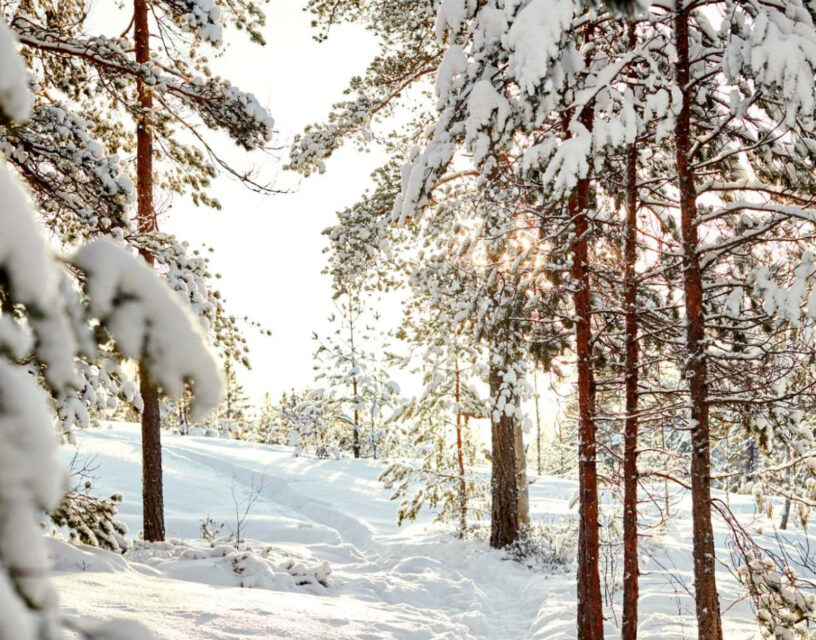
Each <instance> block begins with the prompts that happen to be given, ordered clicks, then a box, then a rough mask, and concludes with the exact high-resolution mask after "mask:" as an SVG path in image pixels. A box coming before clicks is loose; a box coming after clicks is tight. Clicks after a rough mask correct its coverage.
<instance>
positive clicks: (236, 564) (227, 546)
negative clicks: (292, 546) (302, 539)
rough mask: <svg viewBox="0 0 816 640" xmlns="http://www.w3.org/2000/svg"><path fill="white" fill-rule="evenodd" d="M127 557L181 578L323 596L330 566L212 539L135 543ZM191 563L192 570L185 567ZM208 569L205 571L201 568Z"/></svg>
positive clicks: (263, 547)
mask: <svg viewBox="0 0 816 640" xmlns="http://www.w3.org/2000/svg"><path fill="white" fill-rule="evenodd" d="M128 556H129V557H132V558H133V559H135V560H137V561H138V562H143V563H145V564H148V565H151V566H153V567H156V568H159V569H162V570H165V571H167V570H169V571H176V570H178V571H179V573H180V574H182V573H183V575H185V576H205V577H204V580H208V581H214V582H217V581H218V580H219V577H220V579H222V580H223V578H224V576H225V575H227V576H230V578H229V579H228V580H227V583H228V584H233V585H235V586H239V587H243V588H246V589H275V590H285V591H298V590H301V589H305V590H307V591H309V592H311V593H325V590H326V589H327V588H328V587H329V576H330V575H331V566H330V565H329V563H328V562H319V561H317V560H315V559H314V558H311V557H305V556H300V555H296V554H294V553H293V552H291V551H288V550H284V549H280V548H277V547H272V546H269V545H259V544H257V543H254V542H252V541H245V544H242V545H241V546H240V547H239V546H238V545H237V544H235V543H234V542H233V541H227V540H224V539H220V538H216V539H213V540H212V541H210V542H198V543H195V542H194V543H188V542H183V541H180V540H168V541H167V542H144V541H141V540H139V541H136V542H135V543H134V548H133V550H132V551H130V552H128ZM190 563H192V565H194V566H195V570H188V569H190V568H191V567H190V566H186V565H189V564H190ZM205 567H207V568H209V569H210V571H209V574H210V575H209V577H206V576H207V574H208V572H207V571H202V568H205Z"/></svg>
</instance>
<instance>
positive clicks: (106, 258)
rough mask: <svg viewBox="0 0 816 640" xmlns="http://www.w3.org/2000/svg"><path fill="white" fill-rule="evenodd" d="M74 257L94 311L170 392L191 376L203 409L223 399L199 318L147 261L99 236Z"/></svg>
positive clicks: (196, 399) (198, 405)
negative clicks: (81, 272)
mask: <svg viewBox="0 0 816 640" xmlns="http://www.w3.org/2000/svg"><path fill="white" fill-rule="evenodd" d="M74 263H75V264H76V266H78V267H79V268H80V269H81V270H82V271H83V272H84V273H85V276H86V278H87V282H86V290H87V293H88V296H89V298H90V311H91V313H92V314H93V315H95V316H97V317H98V318H99V320H100V321H102V323H103V324H104V325H105V326H106V327H107V329H108V330H109V331H110V333H111V335H112V336H113V338H114V340H115V341H116V343H117V344H118V347H119V348H120V349H121V351H122V352H123V353H124V354H125V355H127V356H129V357H131V358H136V359H139V360H141V361H143V362H145V363H146V364H147V365H148V367H149V368H150V371H151V373H152V374H153V376H154V377H155V378H156V380H157V381H158V383H159V384H160V385H161V386H162V387H163V388H164V390H165V391H166V392H167V393H169V394H170V395H174V396H178V395H181V393H182V391H183V390H184V385H185V383H187V382H189V383H190V384H191V386H192V388H193V391H194V400H193V411H194V412H195V413H197V414H198V415H202V414H204V413H206V412H207V411H209V410H210V409H212V408H214V407H216V406H217V405H218V404H219V402H220V401H221V395H222V391H223V389H222V382H221V375H220V373H219V371H218V368H217V365H216V363H215V360H214V359H213V356H212V354H211V353H210V351H209V349H208V348H207V343H206V339H205V337H204V335H203V332H202V331H201V329H200V328H199V325H198V322H197V320H196V319H195V317H194V316H193V315H192V312H191V311H190V310H189V309H188V308H187V307H185V306H183V305H182V304H181V303H180V301H179V300H178V296H176V295H175V294H174V293H173V292H172V291H170V289H169V288H168V287H167V285H166V284H165V283H164V282H163V281H162V280H161V279H160V278H159V277H158V276H157V275H156V274H155V273H154V272H153V271H152V270H151V269H150V268H148V266H147V265H146V264H144V262H142V261H140V260H139V259H138V258H136V257H135V256H133V255H131V254H129V253H127V252H126V251H125V250H124V249H122V248H121V247H119V246H118V245H116V244H114V243H113V242H111V241H110V240H106V239H100V240H95V241H93V242H91V243H89V244H87V245H85V246H84V247H83V248H82V249H80V250H79V252H77V254H76V256H75V258H74Z"/></svg>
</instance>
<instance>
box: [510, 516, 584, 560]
mask: <svg viewBox="0 0 816 640" xmlns="http://www.w3.org/2000/svg"><path fill="white" fill-rule="evenodd" d="M577 539H578V525H577V522H576V521H575V520H573V519H568V520H564V521H562V522H557V523H546V522H535V523H532V524H530V526H528V527H525V528H524V529H523V530H522V531H521V534H520V535H519V538H518V540H516V541H515V542H514V543H513V544H511V545H509V546H507V547H506V548H505V552H506V553H507V556H508V557H509V558H511V559H512V560H515V561H516V562H520V563H521V564H524V565H526V566H527V567H528V568H530V569H532V570H534V571H540V572H542V573H566V572H568V571H571V570H572V568H573V566H574V565H575V554H576V540H577Z"/></svg>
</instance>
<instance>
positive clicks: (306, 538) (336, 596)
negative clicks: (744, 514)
mask: <svg viewBox="0 0 816 640" xmlns="http://www.w3.org/2000/svg"><path fill="white" fill-rule="evenodd" d="M163 438H164V467H165V508H166V512H167V536H168V538H177V539H183V540H188V541H189V540H194V539H196V538H199V537H200V522H201V519H202V518H204V517H206V516H208V515H209V516H211V517H212V518H213V519H214V520H215V521H216V522H218V523H220V522H224V523H226V525H227V526H229V525H230V523H231V522H232V523H234V522H235V504H234V500H233V497H232V493H233V491H234V492H235V495H236V496H238V499H239V500H240V499H244V498H246V496H247V495H249V493H250V492H252V491H253V490H254V489H255V488H257V487H259V486H261V487H262V488H261V489H260V495H259V496H258V499H257V502H256V503H255V504H254V506H253V508H252V511H251V512H250V515H249V517H248V518H247V522H246V523H245V526H246V529H245V531H246V536H247V537H248V538H250V539H253V540H257V541H261V542H263V543H264V544H268V545H272V546H274V547H276V548H279V549H281V550H285V551H287V552H290V553H292V554H293V555H296V556H299V557H302V558H309V559H312V560H314V561H315V562H322V561H324V560H325V561H328V562H329V563H330V564H331V567H332V575H331V576H330V583H329V587H328V588H327V589H326V590H325V593H316V592H313V591H305V590H304V591H278V590H270V589H260V588H259V589H245V588H240V587H237V586H225V584H227V585H229V584H230V583H229V582H227V583H225V582H224V578H223V576H221V577H218V576H215V575H214V574H212V573H208V569H207V567H204V568H203V569H201V570H197V571H194V572H191V573H185V571H187V567H188V565H183V566H182V565H179V567H178V568H177V570H175V571H174V570H172V569H168V568H167V565H162V569H157V568H154V567H149V566H147V565H144V564H140V563H138V562H135V561H132V560H128V559H125V558H121V557H119V556H114V555H113V554H110V553H107V552H102V551H99V550H91V549H87V548H83V549H79V550H76V551H72V552H70V553H68V554H67V556H66V557H62V556H63V555H65V550H64V549H63V550H62V551H58V552H57V556H58V558H57V560H58V562H57V578H56V582H57V586H58V588H59V590H60V593H61V598H62V603H63V608H64V610H65V612H66V615H77V614H81V615H90V616H93V617H98V618H111V617H122V618H135V619H139V620H141V621H143V622H145V623H146V624H148V626H150V627H151V628H153V629H154V631H155V632H156V633H157V634H158V636H159V637H160V638H163V639H165V640H241V639H244V638H246V639H254V638H269V639H272V638H293V639H299V638H303V639H306V638H310V639H313V638H325V639H333V638H338V639H340V638H355V639H360V640H390V639H393V640H426V639H437V638H438V639H441V640H515V639H519V640H526V639H529V640H567V639H571V638H574V637H575V613H574V607H575V586H574V576H573V574H572V573H569V574H565V575H545V574H541V573H535V572H532V571H530V570H529V569H527V568H526V567H524V566H521V565H519V564H517V563H514V562H511V561H507V560H505V559H504V558H503V555H502V554H501V553H499V552H496V551H491V550H488V549H487V548H486V546H485V545H484V544H483V543H480V542H477V541H474V540H467V541H460V540H456V539H454V538H453V537H451V536H450V535H449V534H446V533H445V532H443V531H441V530H440V529H438V528H436V527H434V526H433V525H431V517H430V516H429V515H428V514H425V515H423V516H422V517H421V518H420V520H419V521H418V522H416V523H412V524H410V525H407V526H403V527H401V528H400V527H397V525H396V504H395V503H394V502H392V501H390V500H389V497H390V492H389V491H387V490H386V489H384V488H383V487H382V485H381V484H380V483H379V482H378V480H377V477H378V475H379V473H380V471H381V469H382V467H381V465H380V464H379V463H378V462H374V461H354V460H348V459H343V460H339V461H338V460H316V459H314V458H310V457H300V458H295V457H294V456H293V455H292V452H291V450H290V449H287V448H285V447H276V446H261V445H253V444H248V443H242V442H237V441H229V440H219V439H209V438H203V437H202V438H198V437H189V436H187V437H182V436H174V435H169V434H163ZM139 447H140V440H139V432H138V428H137V427H136V426H135V425H125V424H115V425H114V426H113V428H111V429H103V430H95V431H85V432H81V433H80V434H79V451H80V456H86V457H89V458H93V465H98V469H97V470H96V472H95V475H97V476H98V477H99V479H98V482H97V486H96V487H95V490H96V492H97V493H99V494H100V495H104V494H106V493H113V492H115V491H118V492H121V493H123V494H124V498H125V499H124V502H123V503H122V505H121V507H120V519H121V520H122V521H123V522H125V523H126V524H127V525H128V526H129V527H130V530H131V535H135V534H136V532H137V531H138V530H139V528H140V526H141V515H140V514H141V506H140V499H139V498H140V495H141V486H140V460H141V457H140V456H141V454H140V448H139ZM73 453H74V450H73V449H71V448H67V447H66V448H65V449H64V450H63V456H64V458H65V460H66V462H67V461H69V460H70V458H71V457H72V456H73ZM574 491H575V483H574V482H571V481H567V480H562V479H556V478H548V477H542V478H538V479H537V480H536V482H535V483H534V484H533V485H532V486H531V492H530V497H531V504H532V514H533V518H534V519H536V518H550V517H563V516H569V515H572V516H573V517H574V513H573V511H572V510H570V508H569V500H570V499H571V498H572V496H573V493H574ZM739 499H740V500H742V501H743V502H744V505H745V507H746V509H748V505H749V503H750V501H748V500H747V499H746V498H743V497H740V498H739ZM685 502H686V499H685V498H682V499H681V501H680V503H679V504H678V506H677V507H676V508H679V510H680V514H681V517H680V518H678V519H677V522H676V524H673V525H672V527H671V528H670V530H669V531H668V532H667V533H666V535H665V536H664V537H663V538H662V539H660V540H659V541H655V542H653V543H650V544H649V545H648V546H649V549H648V551H647V552H645V553H646V554H647V555H651V556H653V558H654V560H650V561H649V562H648V563H647V564H645V565H644V567H643V571H644V576H643V578H642V587H641V594H642V595H641V610H642V612H641V623H640V625H639V626H640V629H641V637H643V638H655V639H657V638H660V639H661V640H675V639H676V640H681V639H685V638H692V637H693V636H694V635H695V625H694V607H693V600H692V599H691V598H690V596H689V594H688V593H687V592H686V591H685V588H684V587H683V586H682V585H679V584H678V583H677V582H676V581H673V580H672V579H671V578H670V577H669V574H668V573H667V571H666V570H667V569H669V570H671V572H673V573H676V574H677V575H678V576H681V577H683V578H685V579H686V582H689V580H690V574H691V565H690V557H691V556H690V546H691V535H690V522H689V520H688V505H687V504H685ZM717 533H718V542H719V543H720V545H719V547H720V548H719V549H718V554H719V557H720V558H721V559H725V558H727V552H726V550H725V547H724V542H725V538H724V533H725V529H724V526H723V525H722V523H719V524H718V527H717ZM642 555H643V554H642ZM719 582H720V590H721V597H722V603H723V610H724V611H725V624H726V631H727V637H728V638H729V640H739V639H741V638H748V637H749V636H750V635H751V634H753V633H755V632H756V627H755V626H754V623H753V616H752V613H751V611H750V607H749V606H748V605H747V604H746V603H744V602H740V603H738V604H736V606H733V607H732V606H731V605H732V603H734V601H735V600H737V599H738V598H739V588H738V585H737V584H736V583H735V582H734V581H733V579H731V578H730V576H729V575H728V573H727V572H726V571H722V572H721V574H720V577H719ZM618 595H619V594H618ZM609 611H610V608H609V607H607V612H609ZM619 633H620V632H619V630H618V629H617V627H616V620H615V619H614V618H613V617H610V619H609V621H608V624H607V635H608V637H615V636H617V635H619Z"/></svg>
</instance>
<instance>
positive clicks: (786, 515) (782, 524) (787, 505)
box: [779, 469, 791, 531]
mask: <svg viewBox="0 0 816 640" xmlns="http://www.w3.org/2000/svg"><path fill="white" fill-rule="evenodd" d="M785 485H786V486H788V487H789V486H791V470H790V469H787V470H786V471H785ZM790 512H791V499H790V498H785V506H784V507H783V509H782V521H781V522H780V523H779V528H780V529H782V531H787V529H788V520H790Z"/></svg>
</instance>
